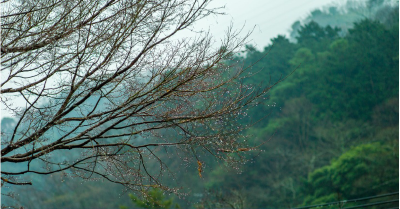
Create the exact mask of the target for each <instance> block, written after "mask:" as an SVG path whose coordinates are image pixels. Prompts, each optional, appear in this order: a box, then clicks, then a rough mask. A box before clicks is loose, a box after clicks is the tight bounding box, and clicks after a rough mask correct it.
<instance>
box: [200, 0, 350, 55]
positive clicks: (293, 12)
mask: <svg viewBox="0 0 400 209" xmlns="http://www.w3.org/2000/svg"><path fill="white" fill-rule="evenodd" d="M344 2H346V1H345V0H279V1H278V0H215V1H214V2H212V3H211V4H210V6H212V7H220V6H225V9H223V11H224V12H225V13H226V15H224V16H217V17H216V16H212V17H208V18H207V19H205V20H202V21H201V22H199V23H198V27H201V28H203V29H208V28H209V29H210V31H211V33H212V34H213V35H214V36H216V37H218V36H221V38H222V35H223V34H224V30H226V29H227V27H228V26H229V25H230V24H231V23H232V24H233V26H234V28H236V29H240V28H242V27H243V26H245V27H244V28H243V31H250V30H252V29H253V28H254V30H253V33H252V34H251V36H250V38H249V41H250V44H252V45H254V46H256V48H258V49H263V48H264V47H265V46H266V45H268V44H269V43H270V42H269V41H270V39H271V38H274V37H276V36H277V35H278V34H287V33H288V31H289V29H290V27H291V25H292V24H293V23H294V22H295V21H297V20H300V19H304V18H305V17H307V15H308V14H309V13H310V12H311V11H313V10H314V9H316V8H322V7H324V6H327V5H337V4H343V3H344Z"/></svg>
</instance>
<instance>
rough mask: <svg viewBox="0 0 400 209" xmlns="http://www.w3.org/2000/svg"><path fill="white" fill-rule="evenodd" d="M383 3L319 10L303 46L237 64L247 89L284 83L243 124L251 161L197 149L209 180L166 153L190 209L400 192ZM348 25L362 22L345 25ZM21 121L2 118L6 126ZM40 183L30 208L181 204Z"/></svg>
mask: <svg viewBox="0 0 400 209" xmlns="http://www.w3.org/2000/svg"><path fill="white" fill-rule="evenodd" d="M374 2H375V4H377V5H378V6H377V7H372V6H371V5H367V6H369V7H368V8H366V11H367V12H366V13H368V14H371V15H369V16H368V15H367V16H366V17H368V19H365V18H364V19H361V18H360V17H356V16H355V15H356V14H358V13H359V12H360V11H362V10H363V8H358V9H356V8H355V7H351V8H350V9H348V12H347V13H340V12H339V11H338V9H337V8H335V7H331V8H329V10H328V13H324V12H322V11H319V10H317V11H314V12H313V13H311V16H310V17H309V18H307V20H308V21H306V22H307V23H306V24H304V25H302V24H300V23H297V24H294V26H296V27H294V26H293V29H296V31H294V32H293V33H292V37H291V39H293V38H296V40H294V41H291V40H289V38H286V37H285V36H277V37H276V38H273V39H272V40H271V44H270V45H269V46H266V47H265V48H264V50H263V51H258V50H256V49H255V48H254V47H252V46H247V53H246V54H245V55H243V56H237V57H236V58H235V59H234V61H233V62H234V63H236V62H239V63H243V65H244V66H249V69H248V70H249V72H250V74H252V75H253V76H251V77H248V78H247V79H246V81H245V82H246V84H249V85H251V84H254V85H256V84H259V83H264V84H265V83H271V84H273V83H274V82H276V81H278V80H281V81H280V82H279V83H278V84H277V85H276V86H275V87H273V88H272V89H271V90H270V93H269V98H267V100H265V102H264V103H263V104H259V105H258V106H256V107H255V108H253V109H251V110H249V111H248V115H249V117H248V119H243V121H242V122H243V123H252V122H255V121H258V120H260V122H258V123H257V124H255V125H254V126H252V127H251V128H250V129H249V130H248V131H247V133H248V134H249V135H250V136H251V140H250V143H252V144H251V145H254V146H258V145H260V144H262V146H260V147H258V148H257V149H255V150H252V151H249V152H246V153H243V154H247V155H248V156H247V157H248V158H247V159H249V160H248V161H247V162H245V163H243V164H240V165H239V166H238V167H234V168H232V167H230V166H224V165H220V164H218V163H217V162H215V158H213V157H212V156H211V157H210V156H206V154H205V153H196V154H198V155H199V157H200V158H201V161H202V163H203V165H204V168H203V170H204V171H203V173H202V176H203V177H202V178H200V177H199V173H198V165H197V164H196V163H194V164H191V163H189V162H188V163H187V164H185V163H183V164H182V163H179V162H180V161H177V160H176V159H174V158H173V157H171V156H170V155H166V157H165V159H164V160H165V163H166V164H167V165H168V168H169V170H170V171H173V172H175V174H174V177H173V179H172V180H171V185H170V186H183V187H184V188H187V189H186V190H185V189H183V191H182V192H188V193H189V194H190V196H186V197H185V199H184V200H181V199H179V200H176V201H177V202H179V204H180V205H181V206H182V207H183V208H188V207H192V208H193V207H197V208H289V207H296V206H307V205H312V204H320V203H326V202H334V201H339V200H346V199H354V198H361V197H366V196H374V195H379V194H385V193H390V192H395V191H397V190H398V184H399V179H398V176H399V170H398V168H399V147H398V145H399V141H398V140H399V135H398V133H399V132H398V131H399V121H398V119H399V88H398V87H399V79H398V78H399V38H398V37H399V26H398V7H396V8H393V7H390V6H384V5H383V4H382V1H370V3H374ZM379 2H380V3H379ZM364 9H365V8H364ZM371 11H373V12H371ZM313 20H319V21H313ZM345 20H346V21H348V20H352V21H353V20H354V21H356V22H354V23H351V24H350V23H348V22H347V23H346V24H347V25H346V27H340V28H339V27H336V26H338V25H340V24H341V23H342V22H346V21H345ZM335 21H336V22H335ZM330 23H332V24H330ZM265 116H268V117H266V118H264V117H265ZM12 123H13V120H12V119H3V120H2V129H4V128H9V127H10V126H12ZM228 154H229V155H235V156H239V155H241V154H242V153H227V155H228ZM238 171H239V172H238ZM156 172H157V171H156ZM166 178H169V176H166ZM60 181H61V182H63V184H61V186H59V182H60ZM44 182H46V183H44ZM35 183H37V184H36V185H43V187H40V188H36V190H34V189H30V190H26V191H25V192H29V193H31V194H34V195H26V196H29V198H31V199H22V200H21V201H20V202H21V203H22V205H29V204H30V203H32V202H40V201H41V203H40V205H38V206H37V207H36V206H34V207H35V208H59V207H68V208H79V207H87V206H93V207H94V205H101V207H102V208H111V207H116V206H118V205H134V206H136V207H141V208H152V207H156V208H168V207H175V203H173V202H172V200H171V199H166V198H165V196H163V195H162V193H161V191H159V190H150V191H149V192H148V193H147V194H148V196H147V199H144V200H142V199H139V198H137V197H136V196H134V195H130V197H131V199H129V198H127V197H126V195H122V196H119V198H117V197H118V195H119V193H120V189H121V188H120V187H118V186H116V185H112V184H108V183H107V184H106V183H101V184H99V183H98V182H89V183H87V182H86V183H85V184H84V185H85V186H82V185H81V184H80V182H78V183H77V182H72V181H70V182H68V181H67V182H64V180H63V178H62V177H60V176H57V175H53V176H51V177H49V178H47V179H46V180H43V179H38V180H36V182H35ZM77 188H79V191H80V192H81V193H79V192H78V191H77ZM110 191H112V192H110ZM69 193H74V194H70V195H69V196H68V194H69ZM21 194H23V191H21ZM370 202H373V201H372V200H371V201H370ZM132 203H133V204H132ZM397 205H398V204H397ZM39 206H40V207H39ZM347 206H349V205H347ZM385 206H387V205H385ZM389 206H390V205H389ZM32 208H33V207H32ZM97 208H99V207H97ZM335 208H337V207H335Z"/></svg>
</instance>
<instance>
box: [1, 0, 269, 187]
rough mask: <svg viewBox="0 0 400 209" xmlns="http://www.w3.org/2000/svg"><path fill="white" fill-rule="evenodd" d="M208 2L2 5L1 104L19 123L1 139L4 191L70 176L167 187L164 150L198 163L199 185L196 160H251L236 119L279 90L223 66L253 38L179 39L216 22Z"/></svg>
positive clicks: (82, 0)
mask: <svg viewBox="0 0 400 209" xmlns="http://www.w3.org/2000/svg"><path fill="white" fill-rule="evenodd" d="M208 3H209V1H208V0H133V1H132V0H100V1H94V0H91V1H87V0H69V1H63V0H38V1H30V0H14V1H12V0H10V1H7V0H3V2H2V3H1V7H2V15H1V21H2V25H1V58H2V69H1V73H2V83H1V87H2V89H1V93H2V95H1V101H2V104H3V106H4V107H5V108H6V109H7V111H12V112H13V114H14V116H15V117H16V118H17V119H18V122H17V123H16V125H15V127H14V128H13V129H12V130H7V131H4V132H3V133H2V149H1V162H2V170H1V175H2V177H1V179H2V184H7V183H8V184H15V185H26V184H31V182H30V180H29V178H26V177H24V174H28V173H34V174H43V175H45V174H53V173H64V174H66V175H69V176H80V177H82V178H85V179H92V178H99V177H100V178H105V179H107V180H109V181H112V182H116V183H120V184H123V185H125V186H127V187H128V188H130V189H134V190H135V189H142V188H143V187H162V188H163V184H162V182H161V181H160V176H158V175H155V174H153V173H150V172H149V171H148V169H147V161H148V160H149V158H152V159H155V160H156V161H158V162H159V165H160V166H161V167H162V166H164V164H163V160H162V159H161V158H159V157H158V155H157V151H158V150H159V149H160V148H165V149H168V150H169V151H171V150H173V151H174V152H176V153H178V152H179V153H186V154H187V156H192V159H194V162H196V161H197V164H198V170H199V174H200V175H201V172H202V166H203V165H202V163H201V161H200V160H199V159H197V156H196V152H197V151H198V150H203V151H204V150H205V151H207V152H209V153H211V154H213V155H215V156H216V157H218V158H220V159H224V160H228V161H229V160H230V157H231V156H230V155H226V152H239V151H247V150H249V148H248V147H247V148H246V147H245V145H243V144H242V145H240V144H241V143H240V132H241V130H243V128H244V127H243V126H239V124H238V123H236V121H237V119H238V117H241V116H243V115H244V114H243V112H244V109H245V108H247V106H249V105H252V104H253V103H255V102H256V101H257V99H259V98H261V97H263V96H264V95H265V93H266V92H267V91H268V89H269V87H267V86H264V87H261V86H259V87H257V88H254V87H251V86H246V85H243V84H242V78H243V77H244V76H245V74H244V72H245V70H244V69H242V68H233V67H230V66H227V65H226V64H225V63H226V62H225V61H224V60H225V59H227V58H229V57H230V56H232V54H233V53H234V52H235V50H237V49H239V47H241V46H242V45H243V43H244V42H243V40H244V39H240V38H238V34H237V33H235V32H233V31H232V30H229V29H228V30H227V33H226V39H225V40H224V41H222V42H221V43H219V44H218V46H217V43H216V42H214V41H213V40H212V39H211V37H210V35H209V34H208V33H206V32H199V33H197V36H196V37H194V38H173V37H175V36H176V35H177V34H178V32H180V31H182V30H187V29H192V28H191V26H192V25H193V23H194V22H196V21H197V20H199V19H201V18H204V17H206V16H208V15H212V14H218V10H216V9H208V7H207V5H208ZM178 37H179V36H178ZM18 98H23V99H24V101H25V102H24V103H26V105H25V107H23V108H22V107H21V106H20V105H17V106H16V105H15V102H16V101H18V100H16V99H18ZM181 156H182V155H180V154H179V155H175V157H176V158H177V159H180V158H182V157H181ZM13 165H23V166H16V167H15V166H13ZM160 173H161V174H162V173H163V171H162V170H161V172H160ZM161 174H160V175H161Z"/></svg>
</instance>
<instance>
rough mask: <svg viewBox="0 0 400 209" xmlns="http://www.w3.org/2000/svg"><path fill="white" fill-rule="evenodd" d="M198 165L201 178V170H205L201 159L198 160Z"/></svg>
mask: <svg viewBox="0 0 400 209" xmlns="http://www.w3.org/2000/svg"><path fill="white" fill-rule="evenodd" d="M197 165H198V167H197V170H198V171H199V176H200V178H202V176H201V172H203V164H202V163H201V162H200V161H199V160H197Z"/></svg>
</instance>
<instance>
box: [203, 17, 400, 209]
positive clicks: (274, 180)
mask: <svg viewBox="0 0 400 209" xmlns="http://www.w3.org/2000/svg"><path fill="white" fill-rule="evenodd" d="M391 11H392V10H390V9H389V10H388V11H387V12H388V13H390V12H391ZM340 32H341V31H340V30H339V29H338V28H332V27H330V26H326V27H322V26H320V25H319V24H317V23H316V22H313V21H311V22H309V23H308V24H306V25H304V26H301V27H300V30H299V31H298V37H297V42H296V43H292V42H289V40H287V39H286V38H285V37H282V36H279V37H278V38H275V39H272V40H271V41H272V44H271V45H270V46H267V47H266V48H265V49H264V51H263V52H259V51H257V50H255V49H254V48H252V47H251V46H249V47H248V48H249V49H250V52H249V53H248V54H246V56H245V57H241V58H238V60H240V59H241V60H242V61H243V62H244V63H245V64H247V65H250V64H251V63H253V62H254V61H256V60H259V59H260V58H261V57H262V56H263V55H264V54H266V53H268V55H267V56H266V58H265V59H262V60H261V61H259V62H257V64H255V65H254V66H253V68H252V70H253V69H254V72H256V73H257V76H256V77H255V78H249V79H248V81H247V82H248V83H257V82H259V81H260V80H262V79H265V80H269V79H270V77H271V78H272V80H273V79H275V78H278V77H279V76H278V74H279V73H280V74H282V76H285V75H288V74H290V73H291V71H292V70H293V69H295V72H294V73H292V74H291V75H290V76H288V77H287V78H286V79H284V81H282V82H281V83H279V84H278V85H277V86H276V87H274V88H273V89H272V90H271V92H270V98H269V100H267V101H266V102H265V104H264V105H261V106H258V107H256V108H255V109H253V110H251V112H250V115H251V116H252V119H253V120H257V119H261V118H262V117H263V116H264V115H265V114H268V113H271V114H270V116H269V117H268V118H267V119H265V120H263V121H262V122H261V123H259V124H258V125H257V126H256V127H255V128H253V129H251V130H250V131H249V132H250V133H251V134H252V135H253V136H254V138H256V139H258V140H259V141H258V143H262V142H263V141H265V140H269V139H270V140H269V141H268V142H267V143H266V144H265V145H264V146H263V148H262V149H263V151H262V152H260V153H254V160H253V161H252V162H251V163H247V164H245V165H243V166H242V170H243V172H242V173H241V174H237V173H236V172H226V168H219V169H216V170H214V171H213V175H214V176H213V177H211V178H210V179H211V180H210V182H209V187H210V188H219V189H220V190H221V191H229V190H231V189H236V190H239V191H241V193H242V194H243V196H245V197H246V199H247V200H248V201H247V203H248V205H247V206H245V207H255V208H259V207H271V208H284V207H286V208H288V207H295V206H299V205H312V204H317V203H326V202H332V201H338V200H345V199H352V198H360V197H365V196H373V195H379V194H384V193H389V192H395V191H397V190H398V182H399V181H398V174H399V171H398V167H399V162H398V160H399V155H398V95H399V89H398V85H399V81H398V77H399V70H398V69H399V64H398V63H399V60H398V58H399V55H398V51H399V40H398V36H399V27H398V23H396V24H392V25H387V24H384V23H383V22H379V21H377V20H372V19H364V20H361V21H359V22H356V23H354V26H353V28H352V29H349V31H348V33H346V35H344V36H342V35H340ZM271 48H272V49H271ZM282 52H284V54H285V56H282V55H281V53H282ZM275 56H278V57H279V59H275ZM269 66H273V67H271V68H269ZM279 66H282V67H279ZM261 69H262V70H261Z"/></svg>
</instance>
